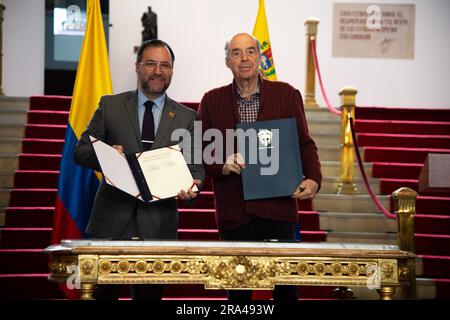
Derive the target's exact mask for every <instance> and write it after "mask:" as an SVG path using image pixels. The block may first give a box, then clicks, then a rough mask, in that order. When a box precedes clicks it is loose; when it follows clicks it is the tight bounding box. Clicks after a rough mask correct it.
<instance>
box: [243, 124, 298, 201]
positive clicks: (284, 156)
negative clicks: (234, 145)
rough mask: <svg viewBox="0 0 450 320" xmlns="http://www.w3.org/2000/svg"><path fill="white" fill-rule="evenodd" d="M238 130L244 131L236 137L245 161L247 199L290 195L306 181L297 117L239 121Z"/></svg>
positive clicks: (244, 188) (245, 195)
mask: <svg viewBox="0 0 450 320" xmlns="http://www.w3.org/2000/svg"><path fill="white" fill-rule="evenodd" d="M237 129H242V130H243V131H242V130H237V136H238V152H239V153H241V154H242V155H243V156H244V159H245V164H246V168H245V169H243V170H242V171H241V176H242V184H243V191H244V200H256V199H268V198H277V197H290V196H291V195H292V194H293V193H294V191H295V189H296V188H297V187H298V185H299V184H300V183H301V182H302V180H303V170H302V161H301V157H300V145H299V141H298V131H297V123H296V120H295V118H288V119H277V120H269V121H256V122H251V123H240V124H237ZM239 131H240V132H239ZM243 133H244V134H243ZM277 135H278V139H277ZM243 136H244V137H245V139H244V138H243ZM255 136H256V142H255ZM276 153H278V163H275V161H277V156H276ZM255 155H256V156H255ZM270 159H271V161H268V160H270ZM277 167H278V170H277V171H276V168H277ZM275 171H276V172H275Z"/></svg>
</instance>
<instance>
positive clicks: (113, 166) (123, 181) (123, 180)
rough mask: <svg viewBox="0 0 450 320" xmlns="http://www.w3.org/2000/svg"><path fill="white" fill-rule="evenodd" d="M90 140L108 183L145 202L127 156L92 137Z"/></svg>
mask: <svg viewBox="0 0 450 320" xmlns="http://www.w3.org/2000/svg"><path fill="white" fill-rule="evenodd" d="M89 138H90V139H91V143H92V146H93V147H94V151H95V154H96V155H97V159H98V162H100V167H101V168H102V172H103V176H104V177H105V180H106V182H107V183H108V184H109V185H112V186H114V187H116V188H118V189H120V190H122V191H124V192H126V193H128V194H130V195H132V196H133V197H135V198H139V199H141V200H142V201H143V199H142V197H141V195H140V194H141V193H140V191H139V188H138V186H137V184H136V181H135V180H134V176H133V173H132V172H131V169H130V166H129V165H128V161H127V159H126V158H125V155H124V154H122V153H119V152H118V151H117V150H116V149H114V148H113V147H111V146H110V145H107V144H106V143H104V142H103V141H100V140H97V139H96V138H94V137H92V136H89Z"/></svg>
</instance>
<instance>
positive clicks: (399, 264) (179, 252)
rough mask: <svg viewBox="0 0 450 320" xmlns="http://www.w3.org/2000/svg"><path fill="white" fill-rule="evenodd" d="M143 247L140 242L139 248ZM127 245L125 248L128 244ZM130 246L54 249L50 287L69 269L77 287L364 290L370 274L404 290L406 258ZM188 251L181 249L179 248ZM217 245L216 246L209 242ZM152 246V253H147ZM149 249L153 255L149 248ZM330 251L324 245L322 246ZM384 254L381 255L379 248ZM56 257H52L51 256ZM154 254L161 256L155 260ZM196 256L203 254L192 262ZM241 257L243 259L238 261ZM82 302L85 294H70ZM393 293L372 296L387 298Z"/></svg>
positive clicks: (394, 253)
mask: <svg viewBox="0 0 450 320" xmlns="http://www.w3.org/2000/svg"><path fill="white" fill-rule="evenodd" d="M146 242H147V241H146ZM130 243H132V242H130ZM148 243H149V245H148V246H142V245H141V246H138V247H133V246H132V245H130V246H127V247H123V248H120V249H117V248H116V247H113V246H111V247H105V246H99V247H95V246H86V247H83V246H79V247H75V248H71V249H70V250H68V249H67V248H64V249H63V250H62V249H61V250H60V247H58V246H56V248H55V246H54V247H49V248H48V249H46V251H47V252H48V253H50V255H51V258H52V259H51V260H52V261H51V263H50V265H49V266H50V273H51V276H50V279H51V280H55V281H60V282H63V281H66V280H67V278H68V277H69V276H70V273H69V272H68V269H67V268H68V267H69V266H72V267H73V265H74V264H75V265H76V266H77V267H78V269H77V270H79V281H80V282H81V284H93V285H95V284H151V283H159V284H190V283H197V284H203V285H204V286H205V288H206V289H265V290H267V289H273V288H274V286H275V285H279V284H283V285H307V286H336V287H369V283H373V280H374V278H373V277H374V270H378V271H379V278H378V279H379V283H378V287H377V288H383V287H392V288H394V289H395V287H398V286H410V285H411V281H412V279H411V269H410V268H411V265H413V264H414V255H412V254H409V253H407V252H403V251H399V250H392V249H389V250H388V249H386V250H378V251H377V250H374V249H373V248H371V249H370V250H357V249H349V250H345V249H339V250H330V249H322V248H323V247H324V246H326V245H327V244H317V245H318V248H317V249H311V248H305V249H302V248H301V245H302V244H301V243H299V244H298V246H299V248H298V249H293V248H294V247H295V245H292V244H289V245H291V246H293V248H282V247H281V248H280V247H276V246H275V247H273V248H272V247H271V246H270V244H268V245H267V246H268V247H267V248H266V247H262V248H261V247H257V248H251V247H250V248H237V249H236V248H232V247H230V248H228V247H221V248H216V247H214V242H211V245H212V247H204V246H201V247H195V242H193V243H194V245H193V244H192V243H189V244H190V246H188V247H184V246H180V247H168V248H164V247H157V245H158V242H157V241H148ZM183 243H188V242H183ZM216 243H221V242H216ZM152 244H153V245H154V246H152ZM155 246H156V247H155ZM330 246H331V245H330ZM383 248H384V247H383ZM59 250H60V251H59ZM157 252H161V254H157ZM199 252H203V254H199ZM246 252H247V253H246ZM77 288H80V289H81V291H82V293H83V297H84V298H86V299H88V298H89V297H90V294H91V292H92V291H93V289H92V286H90V285H89V286H78V287H77ZM393 292H395V290H394V291H392V290H391V291H389V290H388V291H380V295H381V294H383V295H384V296H383V297H385V298H386V297H387V298H389V297H390V296H389V294H390V293H392V294H393Z"/></svg>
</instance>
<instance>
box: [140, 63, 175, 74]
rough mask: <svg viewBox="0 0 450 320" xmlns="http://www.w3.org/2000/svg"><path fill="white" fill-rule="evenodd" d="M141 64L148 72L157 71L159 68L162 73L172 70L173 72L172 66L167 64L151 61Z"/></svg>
mask: <svg viewBox="0 0 450 320" xmlns="http://www.w3.org/2000/svg"><path fill="white" fill-rule="evenodd" d="M139 64H140V65H141V66H143V67H144V69H145V70H146V71H155V70H156V68H157V67H158V66H159V68H160V69H161V71H162V72H169V71H170V70H172V66H171V65H170V64H169V63H167V62H157V61H151V60H149V61H146V62H139Z"/></svg>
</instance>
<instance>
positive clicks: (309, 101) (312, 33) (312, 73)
mask: <svg viewBox="0 0 450 320" xmlns="http://www.w3.org/2000/svg"><path fill="white" fill-rule="evenodd" d="M319 22H320V20H319V19H317V18H312V17H310V18H308V19H306V21H305V26H306V85H305V107H306V108H317V107H319V105H318V104H317V101H316V67H315V65H314V57H313V52H312V48H311V41H310V40H311V39H314V40H317V26H318V24H319Z"/></svg>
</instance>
